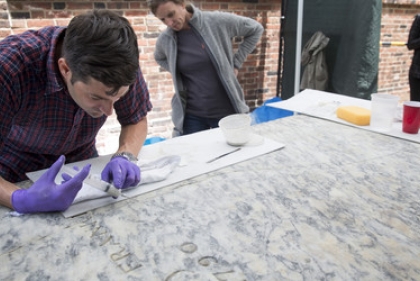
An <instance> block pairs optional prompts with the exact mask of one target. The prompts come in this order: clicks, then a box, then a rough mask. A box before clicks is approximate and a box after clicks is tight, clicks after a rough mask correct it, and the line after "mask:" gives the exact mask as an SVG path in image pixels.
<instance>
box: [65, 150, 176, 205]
mask: <svg viewBox="0 0 420 281" xmlns="http://www.w3.org/2000/svg"><path fill="white" fill-rule="evenodd" d="M180 161H181V157H180V156H178V155H170V156H164V157H162V158H159V159H158V160H155V161H152V162H149V163H146V164H142V165H139V167H140V173H141V179H140V183H139V184H138V185H136V186H133V187H130V188H126V189H123V190H121V193H122V194H124V191H125V190H131V189H133V188H137V187H139V186H140V185H142V184H146V183H151V182H158V181H163V180H165V179H166V178H167V177H168V176H169V174H170V173H172V171H173V170H175V168H176V167H177V166H178V164H179V162H180ZM92 176H93V177H95V178H100V176H99V175H92ZM107 196H110V195H109V194H108V193H106V192H104V191H101V190H99V189H96V188H94V187H92V186H90V185H89V184H87V183H84V184H83V187H82V189H81V190H80V191H79V192H78V193H77V195H76V198H75V199H74V201H73V204H76V203H78V202H82V201H86V200H92V199H98V198H102V197H107Z"/></svg>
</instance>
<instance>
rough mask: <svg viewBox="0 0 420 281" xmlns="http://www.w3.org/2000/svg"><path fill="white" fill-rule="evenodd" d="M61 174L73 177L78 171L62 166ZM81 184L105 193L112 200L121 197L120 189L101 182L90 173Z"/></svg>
mask: <svg viewBox="0 0 420 281" xmlns="http://www.w3.org/2000/svg"><path fill="white" fill-rule="evenodd" d="M61 172H63V173H66V174H68V175H70V176H72V177H74V176H75V175H76V174H77V173H78V171H76V170H74V169H72V168H70V167H68V166H63V168H62V169H61ZM83 183H84V184H86V185H89V186H90V187H93V188H96V189H99V190H101V191H103V192H106V193H108V194H109V195H111V196H112V197H113V198H118V197H119V196H120V195H121V189H118V188H116V187H115V185H113V184H112V183H109V182H106V181H103V180H101V178H100V177H99V176H97V175H93V174H91V173H90V174H89V175H88V176H87V177H86V179H85V180H84V181H83Z"/></svg>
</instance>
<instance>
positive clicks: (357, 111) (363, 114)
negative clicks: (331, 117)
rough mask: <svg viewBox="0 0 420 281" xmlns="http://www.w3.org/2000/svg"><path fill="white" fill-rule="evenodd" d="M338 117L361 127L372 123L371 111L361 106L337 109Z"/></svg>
mask: <svg viewBox="0 0 420 281" xmlns="http://www.w3.org/2000/svg"><path fill="white" fill-rule="evenodd" d="M336 113H337V117H338V118H340V119H343V120H346V121H347V122H350V123H353V124H355V125H359V126H367V125H369V123H370V110H369V109H366V108H363V107H359V106H352V105H349V106H340V107H338V108H337V112H336Z"/></svg>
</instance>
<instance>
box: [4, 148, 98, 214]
mask: <svg viewBox="0 0 420 281" xmlns="http://www.w3.org/2000/svg"><path fill="white" fill-rule="evenodd" d="M64 161H65V157H64V156H63V155H62V156H60V158H58V160H57V161H56V162H55V163H54V164H53V165H52V166H51V167H50V168H49V169H48V171H47V172H45V173H44V174H43V175H42V176H41V177H40V178H39V179H38V180H37V181H36V182H35V183H34V184H33V185H32V186H31V187H30V188H28V189H18V190H16V191H14V192H13V193H12V205H13V209H15V210H16V211H17V212H19V213H39V212H55V211H64V210H66V209H67V208H68V207H70V205H71V204H72V203H73V200H74V198H75V197H76V195H77V192H79V190H80V189H81V188H82V186H83V181H84V179H85V178H86V177H87V176H88V175H89V172H90V164H89V165H86V166H85V167H83V169H82V170H81V171H80V172H79V173H78V174H77V175H75V176H74V177H73V178H71V179H69V180H68V181H65V182H64V183H62V184H56V183H55V182H54V180H55V177H56V176H57V174H58V172H59V171H60V169H61V167H62V166H63V165H64Z"/></svg>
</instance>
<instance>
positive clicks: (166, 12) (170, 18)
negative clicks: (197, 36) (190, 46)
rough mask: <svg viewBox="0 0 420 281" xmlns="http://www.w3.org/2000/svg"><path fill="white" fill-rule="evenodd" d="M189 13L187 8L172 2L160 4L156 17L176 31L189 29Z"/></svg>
mask: <svg viewBox="0 0 420 281" xmlns="http://www.w3.org/2000/svg"><path fill="white" fill-rule="evenodd" d="M186 15H187V11H186V10H185V6H182V5H179V4H175V3H174V2H172V1H168V2H165V3H163V4H160V5H159V7H158V8H157V9H156V15H155V16H156V17H157V18H158V19H160V20H161V21H162V22H163V23H164V24H165V25H167V26H168V27H170V28H172V29H173V30H175V31H180V30H181V29H184V28H188V23H187V21H186Z"/></svg>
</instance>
